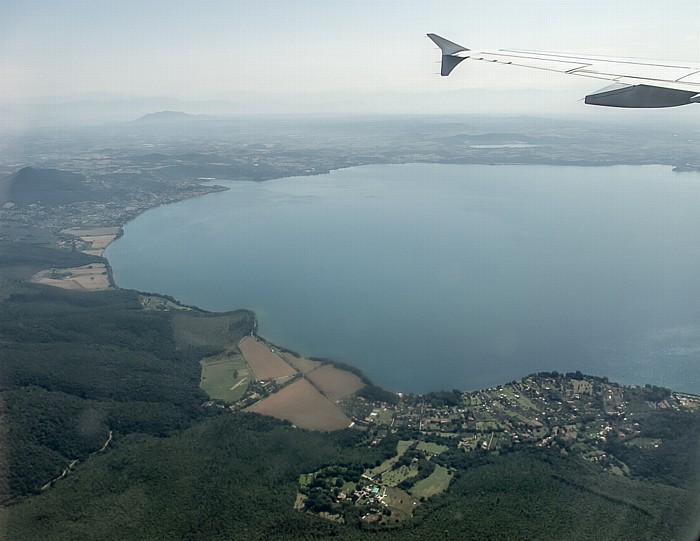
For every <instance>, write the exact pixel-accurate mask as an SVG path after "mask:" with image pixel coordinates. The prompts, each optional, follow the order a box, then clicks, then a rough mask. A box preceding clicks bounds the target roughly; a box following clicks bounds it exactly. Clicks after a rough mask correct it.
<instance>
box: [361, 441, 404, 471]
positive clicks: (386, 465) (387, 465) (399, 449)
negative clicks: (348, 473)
mask: <svg viewBox="0 0 700 541" xmlns="http://www.w3.org/2000/svg"><path fill="white" fill-rule="evenodd" d="M414 443H415V441H413V440H401V441H400V442H399V443H398V444H397V445H396V456H392V457H391V458H389V459H387V460H385V461H384V462H382V463H381V464H380V465H379V466H377V467H376V468H371V469H369V470H366V471H365V475H366V476H367V477H371V478H372V479H374V478H375V477H376V476H377V475H380V474H382V473H384V472H386V471H389V470H390V469H391V468H392V467H393V466H394V464H396V463H397V462H398V460H399V458H401V457H402V456H403V454H404V453H405V452H406V451H407V450H408V448H409V447H411V445H413V444H414Z"/></svg>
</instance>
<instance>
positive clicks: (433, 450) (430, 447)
mask: <svg viewBox="0 0 700 541" xmlns="http://www.w3.org/2000/svg"><path fill="white" fill-rule="evenodd" d="M416 449H418V450H419V451H423V452H424V453H429V454H431V455H439V454H441V453H444V452H445V451H447V450H448V449H449V447H448V446H447V445H440V444H439V443H433V442H430V441H419V442H418V445H417V446H416Z"/></svg>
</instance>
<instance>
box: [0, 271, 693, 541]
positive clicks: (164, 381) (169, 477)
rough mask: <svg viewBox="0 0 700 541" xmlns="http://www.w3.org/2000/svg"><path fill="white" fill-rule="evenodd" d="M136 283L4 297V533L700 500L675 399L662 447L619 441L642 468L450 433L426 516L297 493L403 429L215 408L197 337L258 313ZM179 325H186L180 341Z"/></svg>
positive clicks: (685, 506) (592, 535) (158, 531)
mask: <svg viewBox="0 0 700 541" xmlns="http://www.w3.org/2000/svg"><path fill="white" fill-rule="evenodd" d="M140 298H141V296H140V295H139V294H137V293H136V292H132V291H119V290H117V291H106V292H99V293H98V292H93V293H81V292H69V291H62V290H58V289H52V288H48V287H41V286H30V285H22V286H19V289H18V290H16V291H15V293H14V294H12V295H11V296H9V297H8V298H6V299H5V300H3V301H2V303H1V305H0V308H1V309H0V351H1V352H2V353H1V356H2V370H1V372H0V376H1V379H0V384H1V387H0V391H1V395H0V396H1V397H2V401H3V413H4V419H5V422H4V424H3V429H4V434H3V438H4V441H5V445H4V446H3V451H4V454H5V456H3V457H2V458H3V463H2V464H1V465H0V466H2V469H3V470H4V471H6V472H8V474H9V477H8V480H9V486H8V487H7V488H8V493H7V494H6V497H5V504H6V506H7V507H6V509H5V514H6V518H7V520H8V536H7V538H8V539H11V540H24V539H37V538H45V539H52V540H63V539H65V540H71V541H76V540H81V539H98V538H99V539H103V540H109V539H125V538H128V539H133V540H139V539H144V540H145V539H202V540H212V539H214V540H216V539H222V540H223V539H260V540H263V539H265V540H267V539H325V538H329V537H333V538H336V539H377V540H380V539H397V540H398V539H409V540H410V539H428V538H434V537H435V535H437V534H439V535H440V537H441V538H444V539H488V538H489V537H491V538H492V539H528V538H530V539H606V538H614V539H667V538H673V537H680V536H682V535H683V534H684V533H685V532H683V531H682V528H683V527H684V526H683V525H684V524H685V522H684V521H685V520H687V517H689V516H692V513H693V511H694V509H695V508H694V507H693V506H694V505H696V502H695V501H694V499H695V497H696V496H695V494H696V492H695V491H694V490H693V486H694V483H695V482H696V478H694V477H692V476H691V475H690V474H691V473H692V472H693V471H696V470H695V469H694V468H693V465H694V464H696V463H697V460H698V456H697V454H698V450H697V449H698V446H697V445H694V443H697V441H698V435H699V434H700V430H699V429H698V421H697V418H696V417H695V416H694V415H692V414H687V415H683V414H681V412H677V411H672V410H668V411H663V412H654V411H649V412H648V413H647V414H646V415H645V418H644V419H640V425H641V426H642V428H641V432H640V438H642V437H643V438H645V440H644V441H647V440H649V441H654V438H661V439H663V441H664V449H663V450H662V452H663V453H664V454H663V455H662V456H663V460H664V462H663V464H661V463H659V461H658V460H657V459H658V455H656V456H655V455H653V453H652V449H653V446H652V447H651V448H646V447H643V446H634V445H628V444H626V443H622V442H617V441H611V442H609V445H611V446H618V447H619V446H623V447H624V449H623V452H625V453H626V455H625V459H626V462H627V463H628V464H629V466H630V469H631V472H630V475H629V476H628V477H624V476H616V475H612V474H609V473H607V472H605V471H602V470H601V468H600V467H598V466H597V465H595V464H593V463H591V462H589V461H586V460H584V459H583V458H581V457H579V456H575V455H574V454H572V455H570V456H565V454H564V453H561V452H560V451H559V450H555V449H541V448H537V447H530V448H520V449H519V450H515V451H511V452H501V453H500V454H499V453H493V452H488V451H486V450H477V451H474V452H465V451H463V450H461V449H457V448H456V447H454V446H451V447H450V448H449V449H448V450H446V451H444V452H442V453H440V454H439V455H437V456H434V457H432V458H431V460H430V463H428V462H427V461H426V460H425V458H424V457H423V455H421V457H423V462H424V463H425V464H423V468H422V469H423V471H424V472H425V474H426V476H427V475H428V474H429V473H430V471H432V470H434V469H435V467H436V466H441V467H443V468H447V469H449V470H450V471H452V472H455V473H454V476H453V478H452V481H451V484H450V487H449V489H448V490H447V491H446V492H445V493H443V494H440V495H436V496H433V497H431V498H428V499H426V501H424V502H423V503H421V505H419V506H418V507H417V508H416V511H415V514H414V517H413V518H407V519H405V520H403V521H402V522H400V523H396V522H392V520H394V521H395V520H396V517H393V518H392V515H388V516H385V517H382V519H383V520H384V522H385V526H383V528H382V529H377V528H378V526H376V525H374V524H370V523H366V522H363V521H362V520H361V517H360V516H358V514H357V513H356V514H354V515H353V514H352V513H350V514H349V515H348V517H347V519H348V523H347V524H340V523H336V522H332V521H328V520H326V519H324V518H322V517H321V516H318V515H316V514H314V513H311V512H305V511H298V510H295V509H294V501H295V497H296V492H297V488H298V480H299V476H300V475H301V474H303V473H305V472H310V471H319V470H322V469H323V468H333V467H337V466H334V465H339V466H340V467H341V468H343V471H344V472H345V473H346V475H347V476H348V477H350V476H351V472H355V473H359V472H361V471H363V470H365V469H367V468H371V467H374V466H376V465H377V464H381V463H382V461H384V460H386V459H387V458H388V457H390V456H392V455H393V454H395V450H396V444H397V441H398V439H397V438H398V436H391V435H389V436H387V437H385V438H384V439H383V441H382V442H381V443H380V444H379V445H369V443H370V442H369V441H368V439H367V434H366V433H365V432H361V431H352V430H345V431H340V432H336V433H330V434H321V433H313V432H309V431H305V430H299V429H294V428H292V427H291V426H290V425H289V424H287V423H283V422H279V421H276V420H273V419H269V418H265V417H260V416H256V415H252V414H245V413H240V412H239V413H235V414H234V413H221V411H220V410H218V409H216V408H202V407H201V403H202V402H203V401H204V400H205V399H206V396H205V395H204V394H203V392H202V391H201V390H200V389H199V387H198V384H199V366H198V359H199V358H200V357H201V356H203V355H208V354H211V353H212V352H215V351H217V346H218V344H215V345H210V346H207V345H206V343H205V342H206V341H203V342H202V343H198V344H196V346H197V347H193V346H192V345H191V342H189V341H188V340H187V339H186V337H187V336H190V337H192V336H195V335H198V334H197V333H194V334H192V331H194V330H197V329H198V330H199V331H201V332H202V333H203V334H201V335H199V336H205V335H206V333H207V332H211V333H212V337H213V336H214V335H215V334H216V333H215V332H214V330H213V328H214V327H218V328H221V329H222V330H223V331H224V332H225V334H226V335H227V338H228V339H235V338H236V336H240V335H241V334H245V333H247V332H250V325H251V324H252V318H251V317H249V313H246V312H244V313H241V314H239V315H235V314H233V315H232V314H228V315H224V316H225V317H223V318H218V319H217V318H216V316H215V315H212V314H204V313H201V312H198V311H181V310H174V311H162V310H144V309H143V308H142V305H141V303H140V301H139V299H140ZM174 321H177V323H174ZM178 328H181V329H188V330H189V331H190V333H189V334H188V333H186V332H184V333H183V332H181V333H180V339H179V341H178V338H177V337H176V333H175V332H174V329H178ZM206 329H209V331H206ZM183 337H185V338H183ZM212 340H213V338H212ZM178 344H180V345H181V346H182V347H178ZM644 392H646V393H647V394H649V393H652V394H653V393H654V392H655V391H654V390H653V389H649V390H640V397H641V399H642V400H643V396H642V393H644ZM452 394H454V393H452V392H451V391H450V392H449V393H445V394H444V395H443V394H442V393H437V394H436V395H434V396H431V397H430V398H431V400H433V399H437V398H438V397H440V398H442V399H444V398H448V397H450V395H452ZM657 394H658V393H657ZM652 398H656V395H654V396H653V397H652ZM657 415H658V417H657ZM649 420H652V421H650V422H647V421H649ZM110 431H112V432H113V435H114V437H113V440H112V441H111V442H110V444H109V446H108V447H107V449H106V450H105V451H103V452H99V450H100V449H101V448H102V446H103V444H104V443H105V442H106V441H107V439H108V436H109V432H110ZM419 437H420V436H419ZM428 439H431V438H430V437H428ZM443 443H444V442H443ZM655 450H656V451H658V450H659V449H655ZM618 452H619V451H618ZM411 458H412V457H410V456H407V457H406V461H408V460H409V459H411ZM419 458H420V457H419ZM76 459H77V460H79V461H80V462H79V463H78V464H77V466H76V467H75V468H74V469H73V471H71V473H70V474H69V475H67V477H66V478H65V479H61V480H58V481H57V482H55V483H54V484H53V486H52V487H51V488H50V489H48V490H45V491H43V492H42V491H41V486H43V485H44V484H45V483H47V482H49V481H51V480H52V479H55V478H56V477H58V476H59V475H60V474H61V472H62V471H63V469H64V468H66V467H67V466H68V465H69V463H70V462H72V461H73V460H76ZM434 465H435V466H434ZM419 469H420V468H419ZM349 472H350V473H349ZM353 475H354V474H353ZM355 477H356V475H355ZM336 482H337V480H336ZM413 482H415V480H413V481H412V482H411V483H410V484H413ZM316 503H317V504H318V505H321V506H322V505H323V504H324V502H323V501H319V502H316Z"/></svg>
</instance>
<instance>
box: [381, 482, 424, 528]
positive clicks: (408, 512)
mask: <svg viewBox="0 0 700 541" xmlns="http://www.w3.org/2000/svg"><path fill="white" fill-rule="evenodd" d="M386 494H387V496H388V504H389V506H390V507H391V509H392V517H393V518H394V519H399V520H406V519H410V518H411V516H412V515H413V510H414V509H415V508H416V506H417V505H418V499H417V498H414V497H413V496H411V495H410V494H409V493H408V492H405V491H403V490H401V489H398V488H387V489H386Z"/></svg>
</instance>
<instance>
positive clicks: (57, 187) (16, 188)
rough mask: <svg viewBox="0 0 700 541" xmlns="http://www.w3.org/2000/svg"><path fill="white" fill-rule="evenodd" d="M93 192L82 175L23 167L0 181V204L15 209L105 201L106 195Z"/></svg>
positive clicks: (98, 191)
mask: <svg viewBox="0 0 700 541" xmlns="http://www.w3.org/2000/svg"><path fill="white" fill-rule="evenodd" d="M93 188H94V187H93V186H92V185H90V184H89V183H88V181H87V179H86V178H85V177H83V176H82V175H78V174H75V173H71V172H68V171H60V170H58V169H35V168H33V167H25V168H23V169H20V170H19V171H17V172H16V173H14V174H12V175H9V176H7V177H5V178H3V179H0V204H2V203H5V202H8V201H12V202H13V203H15V204H16V205H18V206H27V205H31V204H41V205H49V206H52V205H64V204H66V203H75V202H76V201H102V200H106V197H107V194H106V193H105V192H103V191H100V190H94V189H93Z"/></svg>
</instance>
